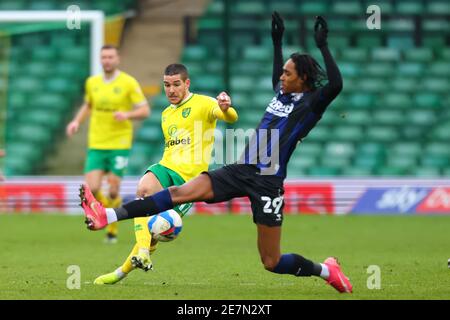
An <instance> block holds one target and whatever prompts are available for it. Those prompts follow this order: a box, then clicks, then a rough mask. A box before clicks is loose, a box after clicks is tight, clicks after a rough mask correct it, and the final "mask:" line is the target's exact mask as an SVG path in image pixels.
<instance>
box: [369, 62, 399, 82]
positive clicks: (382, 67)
mask: <svg viewBox="0 0 450 320" xmlns="http://www.w3.org/2000/svg"><path fill="white" fill-rule="evenodd" d="M392 69H393V65H392V64H391V63H390V62H372V63H369V64H368V65H367V67H366V68H365V73H364V75H365V76H366V77H368V78H373V77H383V78H389V77H390V76H392Z"/></svg>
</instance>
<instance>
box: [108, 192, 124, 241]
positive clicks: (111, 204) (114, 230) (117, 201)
mask: <svg viewBox="0 0 450 320" xmlns="http://www.w3.org/2000/svg"><path fill="white" fill-rule="evenodd" d="M105 199H106V201H107V203H106V204H105V207H107V208H118V207H120V206H121V205H122V198H121V197H120V196H118V197H117V198H114V199H111V198H109V197H108V198H106V197H105ZM106 232H107V233H109V234H112V235H114V236H117V234H118V233H119V224H118V223H117V222H114V223H111V224H109V225H108V226H107V227H106Z"/></svg>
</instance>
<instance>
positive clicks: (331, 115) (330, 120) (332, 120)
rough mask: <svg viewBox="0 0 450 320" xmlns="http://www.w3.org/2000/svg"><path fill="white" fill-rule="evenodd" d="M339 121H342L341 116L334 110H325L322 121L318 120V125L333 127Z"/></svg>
mask: <svg viewBox="0 0 450 320" xmlns="http://www.w3.org/2000/svg"><path fill="white" fill-rule="evenodd" d="M339 121H342V118H341V116H340V115H339V113H338V112H334V110H330V109H329V110H327V112H325V113H324V114H323V116H322V119H320V123H321V124H324V125H334V124H336V123H338V122H339Z"/></svg>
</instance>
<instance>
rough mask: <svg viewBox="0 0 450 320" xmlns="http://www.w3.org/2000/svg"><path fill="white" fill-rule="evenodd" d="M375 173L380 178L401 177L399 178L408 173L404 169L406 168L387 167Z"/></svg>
mask: <svg viewBox="0 0 450 320" xmlns="http://www.w3.org/2000/svg"><path fill="white" fill-rule="evenodd" d="M375 172H376V174H377V175H379V176H384V177H399V176H404V175H406V174H407V172H408V171H407V170H406V169H404V168H398V167H392V166H386V167H381V168H378V169H377V170H376V171H375Z"/></svg>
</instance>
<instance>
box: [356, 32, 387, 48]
mask: <svg viewBox="0 0 450 320" xmlns="http://www.w3.org/2000/svg"><path fill="white" fill-rule="evenodd" d="M382 44H383V41H382V38H381V36H379V35H360V36H358V37H357V40H356V46H357V47H360V48H379V47H381V46H382Z"/></svg>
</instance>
